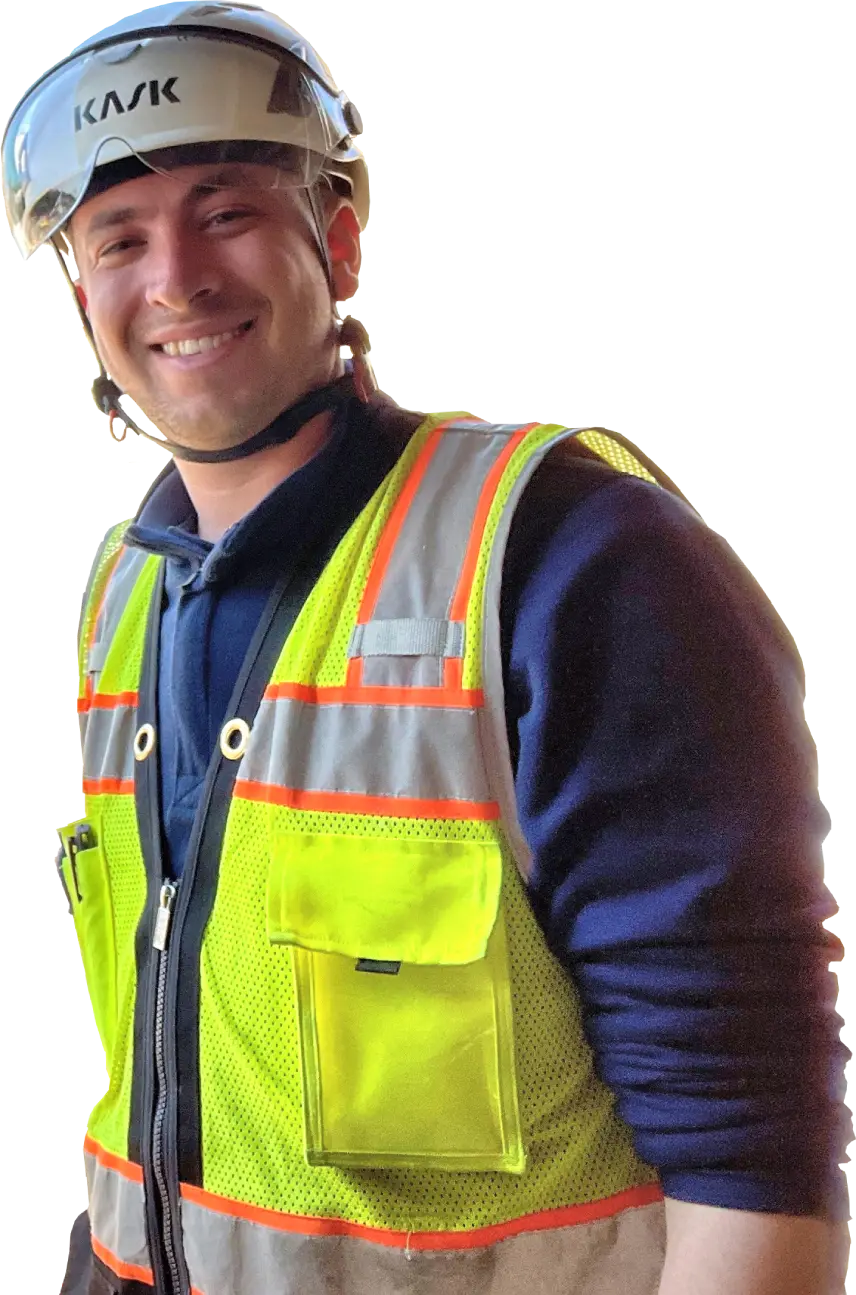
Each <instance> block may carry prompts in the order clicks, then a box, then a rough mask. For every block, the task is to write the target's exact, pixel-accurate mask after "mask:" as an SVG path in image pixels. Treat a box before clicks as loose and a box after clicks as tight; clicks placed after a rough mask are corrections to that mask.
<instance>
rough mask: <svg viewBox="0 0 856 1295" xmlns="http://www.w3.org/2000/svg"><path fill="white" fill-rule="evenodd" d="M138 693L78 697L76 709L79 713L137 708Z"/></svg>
mask: <svg viewBox="0 0 856 1295" xmlns="http://www.w3.org/2000/svg"><path fill="white" fill-rule="evenodd" d="M139 703H140V694H139V693H138V692H96V693H93V694H92V695H91V696H90V697H80V698H78V702H77V709H78V711H79V712H81V713H85V712H86V711H89V710H115V709H116V707H117V706H138V705H139Z"/></svg>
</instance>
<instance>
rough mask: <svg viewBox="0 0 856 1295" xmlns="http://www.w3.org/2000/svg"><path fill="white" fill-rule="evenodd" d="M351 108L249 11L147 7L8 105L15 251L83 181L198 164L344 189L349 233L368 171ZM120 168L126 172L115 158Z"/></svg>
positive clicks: (69, 207) (362, 217) (53, 227)
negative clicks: (140, 166)
mask: <svg viewBox="0 0 856 1295" xmlns="http://www.w3.org/2000/svg"><path fill="white" fill-rule="evenodd" d="M361 131H362V123H361V121H360V116H359V113H358V112H357V110H356V108H355V107H354V105H353V104H352V103H351V101H350V100H349V99H348V97H347V95H345V94H344V93H342V92H341V91H340V90H339V89H338V88H337V86H336V84H335V82H334V81H333V78H332V76H331V75H330V71H329V69H328V68H327V66H326V64H325V63H323V62H322V60H321V59H320V58H319V57H318V55H317V54H316V52H315V50H314V49H313V48H312V46H311V45H310V44H309V43H308V42H307V41H305V40H304V39H303V37H302V36H300V35H299V33H298V32H296V31H295V30H294V29H293V28H292V27H289V26H288V25H287V24H286V23H284V22H283V21H282V19H280V18H277V17H276V16H275V15H274V14H270V13H266V12H265V11H264V10H263V9H257V8H256V7H255V6H253V5H247V4H234V5H233V4H228V3H217V2H215V3H207V4H205V3H203V4H200V3H195V4H193V3H192V4H188V3H174V4H164V5H158V6H157V7H155V8H152V9H144V10H143V11H142V12H141V13H138V14H132V15H131V16H130V17H128V18H125V19H123V20H122V21H121V22H119V23H116V24H115V25H114V26H113V27H107V28H105V29H104V30H103V31H100V32H98V33H97V35H95V36H93V37H92V38H91V39H89V40H87V41H85V42H84V43H83V44H82V45H79V46H78V47H77V49H76V50H74V51H73V53H72V54H70V55H69V57H68V58H66V59H64V60H63V61H62V62H61V63H58V64H57V65H56V67H54V68H52V69H51V70H50V71H49V72H47V73H46V74H45V75H44V76H43V77H42V78H41V79H40V80H39V81H37V82H36V84H35V85H34V86H33V87H32V88H31V89H30V90H29V91H28V92H27V94H26V95H25V96H24V98H23V99H22V100H21V102H20V103H19V105H18V107H17V108H16V109H15V111H14V113H13V114H12V117H11V119H10V122H9V125H8V127H7V129H6V133H5V135H4V137H3V147H2V161H3V193H4V198H5V202H6V211H7V214H8V217H9V224H10V225H11V228H12V232H13V234H14V236H15V239H16V242H17V243H18V246H19V248H20V249H21V251H22V253H23V255H24V256H29V255H30V254H31V253H32V252H33V251H34V250H35V249H36V248H37V247H39V246H40V245H41V244H42V243H45V242H47V240H48V239H51V238H53V237H54V236H55V235H56V234H58V233H59V232H60V231H61V230H62V228H63V226H64V225H65V224H66V223H67V221H68V220H69V219H70V217H71V216H72V214H73V213H74V211H75V210H76V208H77V207H78V206H79V204H80V202H81V201H82V200H83V198H84V197H85V196H86V194H87V192H88V191H90V186H92V185H94V186H99V187H103V186H104V184H106V183H111V182H115V181H116V180H118V179H121V178H122V177H123V174H128V171H127V167H128V165H129V163H130V164H131V165H133V164H134V159H139V160H140V161H141V162H142V163H145V165H146V166H148V167H150V168H151V169H153V170H156V171H166V172H168V171H171V170H173V169H175V167H177V166H182V165H187V164H190V163H197V162H214V163H219V162H224V163H227V162H236V161H238V162H264V163H267V164H269V166H271V167H274V168H276V169H275V171H271V174H273V175H275V176H276V179H275V181H274V183H276V185H277V186H280V185H284V186H296V187H304V188H311V186H312V185H313V184H314V183H315V181H316V180H318V179H319V177H320V176H321V175H322V174H323V175H327V176H330V177H333V178H334V180H336V181H338V182H339V186H341V185H346V186H347V189H346V192H347V193H348V194H349V196H350V199H351V201H352V203H353V205H354V208H355V210H356V213H357V217H358V219H359V222H360V225H361V227H362V228H365V225H366V222H367V221H368V215H369V186H368V171H367V168H366V164H365V161H364V159H363V155H362V153H361V152H360V150H359V149H358V148H357V147H356V146H355V145H354V142H353V137H354V136H355V135H358V134H360V133H361ZM123 162H124V164H125V167H124V169H123V167H122V165H121V163H123Z"/></svg>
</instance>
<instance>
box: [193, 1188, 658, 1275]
mask: <svg viewBox="0 0 856 1295" xmlns="http://www.w3.org/2000/svg"><path fill="white" fill-rule="evenodd" d="M258 1213H259V1215H261V1214H262V1213H263V1212H262V1211H259V1212H258ZM284 1217H285V1216H284ZM182 1222H183V1226H184V1249H185V1255H186V1258H187V1265H188V1269H189V1272H190V1281H191V1284H192V1286H193V1287H194V1289H196V1290H199V1291H200V1292H204V1295H261V1292H265V1295H273V1292H276V1295H439V1293H440V1292H442V1295H520V1292H521V1291H529V1292H532V1295H546V1293H549V1295H656V1292H657V1289H658V1286H659V1282H660V1275H661V1272H662V1267H663V1255H664V1250H665V1227H664V1218H663V1207H662V1204H658V1205H646V1206H642V1207H639V1208H636V1209H626V1210H624V1211H623V1212H622V1213H620V1214H617V1215H613V1216H612V1217H610V1218H604V1219H599V1220H597V1221H596V1222H594V1223H577V1224H574V1225H571V1226H565V1227H557V1228H546V1229H543V1230H540V1231H532V1232H520V1233H518V1234H517V1235H512V1236H508V1237H506V1238H505V1239H503V1240H501V1241H499V1242H497V1243H494V1244H492V1245H481V1246H477V1247H474V1248H467V1249H457V1248H454V1245H452V1246H451V1247H448V1248H447V1247H444V1248H438V1249H435V1250H424V1249H422V1248H421V1246H420V1245H419V1235H418V1233H411V1234H410V1236H409V1238H408V1240H410V1242H411V1244H410V1245H408V1240H402V1241H399V1242H398V1243H395V1242H392V1243H390V1242H389V1241H388V1240H387V1241H386V1242H385V1243H380V1244H379V1243H378V1242H375V1241H371V1240H366V1239H364V1234H365V1232H368V1231H369V1229H359V1232H361V1233H363V1235H358V1236H335V1235H334V1236H313V1235H311V1234H310V1235H306V1234H304V1233H301V1232H298V1231H296V1230H295V1231H290V1230H284V1229H280V1228H277V1227H271V1226H266V1225H265V1224H264V1223H263V1222H261V1221H260V1220H259V1219H257V1218H253V1219H252V1220H250V1219H247V1218H235V1217H233V1216H231V1215H228V1214H221V1213H219V1212H217V1211H215V1210H211V1209H208V1208H206V1207H205V1206H203V1205H200V1204H198V1203H197V1202H196V1201H195V1200H188V1199H186V1198H185V1199H184V1200H183V1201H182ZM305 1222H309V1220H306V1221H305ZM320 1222H323V1221H320ZM292 1223H293V1224H295V1225H297V1226H299V1224H300V1221H299V1220H297V1219H295V1220H289V1224H292ZM333 1227H335V1224H333V1225H332V1227H331V1230H332V1229H333ZM307 1231H309V1229H307ZM355 1231H356V1229H355ZM379 1235H380V1236H382V1235H383V1234H379ZM453 1239H456V1234H451V1236H450V1240H453Z"/></svg>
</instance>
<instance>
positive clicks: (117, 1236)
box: [84, 1151, 151, 1270]
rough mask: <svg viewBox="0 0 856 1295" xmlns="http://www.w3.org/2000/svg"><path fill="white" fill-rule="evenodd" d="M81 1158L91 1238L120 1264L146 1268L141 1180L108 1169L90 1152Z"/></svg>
mask: <svg viewBox="0 0 856 1295" xmlns="http://www.w3.org/2000/svg"><path fill="white" fill-rule="evenodd" d="M84 1159H85V1161H86V1179H87V1182H88V1185H89V1223H90V1226H91V1228H92V1236H93V1239H94V1240H95V1241H96V1242H97V1243H98V1244H100V1246H102V1247H104V1248H105V1249H106V1250H108V1251H109V1252H110V1255H112V1256H113V1257H114V1258H115V1259H118V1260H119V1261H120V1263H122V1264H130V1265H133V1266H134V1267H136V1268H144V1269H149V1270H150V1269H151V1260H150V1259H149V1251H148V1246H147V1245H146V1212H145V1203H144V1197H143V1184H142V1182H138V1181H136V1180H135V1179H131V1178H128V1177H126V1176H125V1175H124V1174H121V1173H119V1172H117V1170H115V1169H112V1168H108V1167H107V1166H106V1165H104V1164H102V1163H101V1162H100V1161H99V1160H98V1159H97V1158H96V1156H95V1155H94V1154H93V1153H92V1152H90V1151H86V1152H85V1153H84Z"/></svg>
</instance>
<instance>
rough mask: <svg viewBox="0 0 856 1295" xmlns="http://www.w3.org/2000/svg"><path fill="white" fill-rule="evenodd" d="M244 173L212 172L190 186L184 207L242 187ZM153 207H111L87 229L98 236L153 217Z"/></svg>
mask: <svg viewBox="0 0 856 1295" xmlns="http://www.w3.org/2000/svg"><path fill="white" fill-rule="evenodd" d="M242 180H243V172H242V170H241V167H234V166H231V167H223V168H221V170H220V171H214V172H212V175H208V176H206V177H205V180H198V181H197V184H194V185H192V186H190V189H189V190H188V193H186V196H185V198H184V202H183V206H185V207H189V206H192V205H193V203H194V202H198V201H199V198H208V197H210V196H211V194H212V193H214V192H215V189H234V188H238V186H240V185H241V181H242ZM152 212H153V208H152V207H109V208H107V210H106V211H100V212H98V214H97V215H96V216H93V218H92V220H91V221H89V224H88V227H87V234H96V233H100V232H101V231H104V229H111V228H113V227H114V225H123V224H126V221H128V220H139V219H140V218H141V216H145V215H152Z"/></svg>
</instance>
